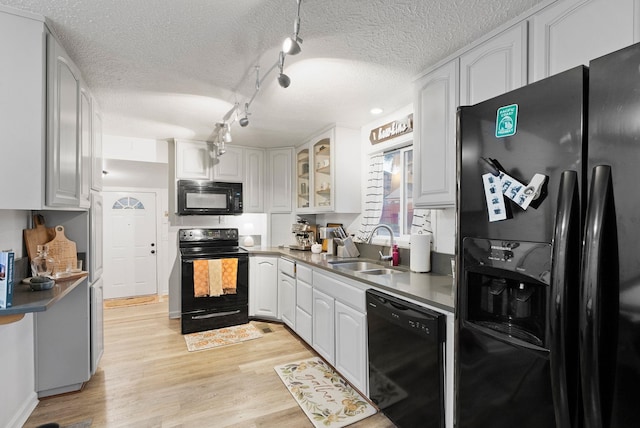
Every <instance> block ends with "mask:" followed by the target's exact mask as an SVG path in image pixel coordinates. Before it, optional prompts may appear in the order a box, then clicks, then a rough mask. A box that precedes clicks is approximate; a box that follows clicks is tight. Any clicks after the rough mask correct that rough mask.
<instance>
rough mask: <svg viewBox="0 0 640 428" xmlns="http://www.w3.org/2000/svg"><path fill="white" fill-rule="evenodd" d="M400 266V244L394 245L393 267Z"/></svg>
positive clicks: (392, 254)
mask: <svg viewBox="0 0 640 428" xmlns="http://www.w3.org/2000/svg"><path fill="white" fill-rule="evenodd" d="M399 264H400V252H399V251H398V244H393V249H392V251H391V265H392V266H398V265H399Z"/></svg>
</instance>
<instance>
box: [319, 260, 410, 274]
mask: <svg viewBox="0 0 640 428" xmlns="http://www.w3.org/2000/svg"><path fill="white" fill-rule="evenodd" d="M329 264H331V265H332V266H333V268H334V269H339V270H346V271H349V272H354V273H361V274H365V275H391V274H394V273H403V272H405V270H403V269H400V268H389V267H387V266H386V265H383V264H380V263H374V262H366V261H353V260H335V261H330V262H329Z"/></svg>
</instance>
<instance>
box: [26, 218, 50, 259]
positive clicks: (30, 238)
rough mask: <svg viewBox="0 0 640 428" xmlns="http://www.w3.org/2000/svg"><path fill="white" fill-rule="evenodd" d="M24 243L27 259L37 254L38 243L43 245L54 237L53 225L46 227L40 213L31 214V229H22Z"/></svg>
mask: <svg viewBox="0 0 640 428" xmlns="http://www.w3.org/2000/svg"><path fill="white" fill-rule="evenodd" d="M23 235H24V243H25V245H26V247H27V256H29V261H31V260H33V258H34V257H36V256H37V255H38V245H44V244H46V243H47V242H49V241H51V240H52V239H53V238H55V237H56V232H55V229H54V228H53V227H46V226H45V224H44V217H43V216H42V215H41V214H34V215H33V229H24V231H23Z"/></svg>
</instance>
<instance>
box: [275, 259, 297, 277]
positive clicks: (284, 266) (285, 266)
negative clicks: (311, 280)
mask: <svg viewBox="0 0 640 428" xmlns="http://www.w3.org/2000/svg"><path fill="white" fill-rule="evenodd" d="M278 270H279V271H280V272H282V273H284V274H285V275H289V276H290V277H292V278H293V277H295V276H296V264H295V263H294V262H292V261H291V260H287V259H283V258H281V259H280V261H279V262H278Z"/></svg>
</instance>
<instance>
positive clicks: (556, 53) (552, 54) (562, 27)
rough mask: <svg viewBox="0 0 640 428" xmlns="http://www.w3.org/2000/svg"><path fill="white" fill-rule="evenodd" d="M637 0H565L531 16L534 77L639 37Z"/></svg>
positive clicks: (579, 62) (542, 75)
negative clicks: (614, 0) (613, 0)
mask: <svg viewBox="0 0 640 428" xmlns="http://www.w3.org/2000/svg"><path fill="white" fill-rule="evenodd" d="M639 14H640V8H638V2H637V0H617V1H616V2H611V1H609V0H565V1H560V2H554V3H552V4H551V5H549V6H548V7H546V8H544V9H543V10H541V11H540V12H539V13H537V14H535V15H534V16H533V17H532V18H531V37H532V43H531V45H532V48H533V52H532V60H531V61H532V73H531V77H532V79H530V80H531V81H537V80H540V79H543V78H545V77H548V76H551V75H553V74H557V73H560V72H562V71H565V70H568V69H569V68H572V67H575V66H578V65H581V64H584V65H588V64H589V61H590V60H592V59H594V58H598V57H600V56H602V55H606V54H608V53H609V52H613V51H615V50H618V49H621V48H623V47H626V46H628V45H631V44H633V43H634V42H636V41H638V31H637V30H636V29H637V28H638V24H639V22H638V16H639Z"/></svg>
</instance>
